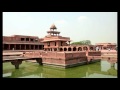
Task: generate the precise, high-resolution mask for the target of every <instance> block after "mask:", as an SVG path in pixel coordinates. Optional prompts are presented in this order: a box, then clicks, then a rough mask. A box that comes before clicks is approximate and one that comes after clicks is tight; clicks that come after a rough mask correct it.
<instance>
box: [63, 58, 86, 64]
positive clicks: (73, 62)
mask: <svg viewBox="0 0 120 90" xmlns="http://www.w3.org/2000/svg"><path fill="white" fill-rule="evenodd" d="M83 61H84V62H87V57H81V58H78V59H71V60H67V61H66V62H65V64H67V65H69V64H77V63H81V62H83Z"/></svg>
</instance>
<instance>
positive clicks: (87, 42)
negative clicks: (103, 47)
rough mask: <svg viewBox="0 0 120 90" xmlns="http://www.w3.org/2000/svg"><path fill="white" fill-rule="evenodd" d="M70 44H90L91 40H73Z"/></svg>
mask: <svg viewBox="0 0 120 90" xmlns="http://www.w3.org/2000/svg"><path fill="white" fill-rule="evenodd" d="M71 44H72V45H91V41H90V40H83V41H79V42H73V43H71Z"/></svg>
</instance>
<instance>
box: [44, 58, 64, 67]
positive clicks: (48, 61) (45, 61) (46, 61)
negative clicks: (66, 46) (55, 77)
mask: <svg viewBox="0 0 120 90" xmlns="http://www.w3.org/2000/svg"><path fill="white" fill-rule="evenodd" d="M42 61H43V64H44V63H46V64H54V65H63V66H65V60H64V59H62V60H57V59H50V58H43V60H42Z"/></svg>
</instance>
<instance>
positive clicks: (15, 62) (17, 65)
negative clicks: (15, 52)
mask: <svg viewBox="0 0 120 90" xmlns="http://www.w3.org/2000/svg"><path fill="white" fill-rule="evenodd" d="M21 63H22V60H14V61H12V62H11V64H12V65H15V69H19V65H20V64H21Z"/></svg>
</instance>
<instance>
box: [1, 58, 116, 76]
mask: <svg viewBox="0 0 120 90" xmlns="http://www.w3.org/2000/svg"><path fill="white" fill-rule="evenodd" d="M3 78H117V63H115V64H114V66H112V65H111V64H110V63H108V62H107V61H105V60H102V61H100V62H96V63H92V64H88V65H82V66H77V67H72V68H67V69H61V68H55V67H46V66H40V65H39V64H38V63H31V62H25V61H24V62H22V64H21V65H20V68H19V69H15V67H14V66H13V65H12V64H11V63H3Z"/></svg>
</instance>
